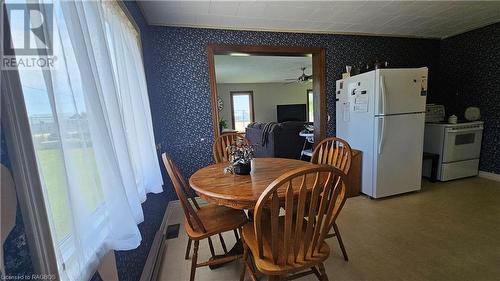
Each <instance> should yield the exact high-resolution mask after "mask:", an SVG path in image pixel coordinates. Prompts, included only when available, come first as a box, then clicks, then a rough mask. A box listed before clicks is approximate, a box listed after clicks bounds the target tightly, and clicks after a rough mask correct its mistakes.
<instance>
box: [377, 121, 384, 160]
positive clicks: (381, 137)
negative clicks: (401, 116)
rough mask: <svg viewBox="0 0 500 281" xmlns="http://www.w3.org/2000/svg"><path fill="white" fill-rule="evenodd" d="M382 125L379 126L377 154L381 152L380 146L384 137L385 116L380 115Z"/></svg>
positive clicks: (382, 145) (382, 144) (381, 146)
mask: <svg viewBox="0 0 500 281" xmlns="http://www.w3.org/2000/svg"><path fill="white" fill-rule="evenodd" d="M380 120H382V125H381V126H380V140H379V142H378V154H379V155H380V153H382V148H383V147H384V139H385V136H384V135H385V117H381V118H380Z"/></svg>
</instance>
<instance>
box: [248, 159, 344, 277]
mask: <svg viewBox="0 0 500 281" xmlns="http://www.w3.org/2000/svg"><path fill="white" fill-rule="evenodd" d="M345 182H346V176H345V174H344V173H343V172H342V171H340V170H338V169H336V168H335V167H332V166H330V165H321V166H311V167H302V168H298V169H295V170H292V171H290V172H288V173H286V174H284V175H282V176H280V177H279V178H277V179H276V180H275V181H273V182H272V183H271V184H270V185H269V186H268V187H267V188H266V190H265V191H264V193H263V194H262V195H261V196H260V198H259V200H258V201H257V205H256V207H255V214H254V221H253V223H248V224H246V225H245V226H243V232H242V234H243V235H242V237H243V247H244V253H243V263H244V266H243V267H242V269H241V273H240V281H242V280H243V279H244V278H245V272H246V271H248V272H249V274H250V277H251V278H252V280H256V276H255V273H254V272H253V270H252V266H251V265H250V263H249V254H250V253H251V254H252V257H253V260H254V263H255V267H256V268H257V270H258V271H260V272H261V273H263V274H265V275H267V276H268V280H291V279H295V278H299V277H302V276H305V275H308V274H315V275H316V277H317V278H318V279H319V280H322V281H324V280H328V276H327V274H326V272H325V267H324V265H323V262H324V261H325V260H326V259H327V258H328V256H329V254H330V248H329V246H328V245H327V244H326V243H325V242H324V240H325V238H326V237H327V235H328V231H329V230H330V229H331V227H332V225H333V224H334V223H335V220H336V218H337V216H338V214H339V212H340V210H341V209H342V206H343V205H344V203H345V200H346V185H345ZM280 208H284V210H285V213H284V215H283V216H280Z"/></svg>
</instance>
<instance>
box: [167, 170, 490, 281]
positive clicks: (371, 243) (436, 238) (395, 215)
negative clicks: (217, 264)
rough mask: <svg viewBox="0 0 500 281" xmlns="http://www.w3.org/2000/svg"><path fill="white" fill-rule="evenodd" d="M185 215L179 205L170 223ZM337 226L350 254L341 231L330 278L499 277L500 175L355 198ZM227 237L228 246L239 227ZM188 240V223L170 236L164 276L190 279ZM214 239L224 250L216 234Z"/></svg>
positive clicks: (231, 269) (231, 272) (214, 273)
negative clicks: (341, 244)
mask: <svg viewBox="0 0 500 281" xmlns="http://www.w3.org/2000/svg"><path fill="white" fill-rule="evenodd" d="M182 222H183V214H182V210H181V208H180V207H179V206H178V205H177V206H175V208H173V212H172V213H171V216H170V217H169V222H168V224H174V223H181V224H182ZM338 225H339V228H340V231H341V234H342V238H343V240H344V244H345V246H346V248H347V252H348V255H349V261H348V262H345V261H344V259H343V258H342V254H341V252H340V249H339V247H338V244H337V241H336V240H335V238H331V239H329V245H330V248H331V255H330V257H329V258H328V260H327V261H326V263H325V267H326V270H327V273H328V276H329V279H330V280H384V281H391V280H453V281H455V280H471V281H472V280H474V281H479V280H500V182H495V181H491V180H488V179H484V178H479V177H476V178H468V179H461V180H455V181H450V182H445V183H441V182H440V183H430V182H427V181H424V182H423V188H422V191H420V192H414V193H409V194H404V195H399V196H394V197H390V198H385V199H376V200H374V199H369V198H368V197H366V196H358V197H354V198H350V199H348V200H347V202H346V205H345V207H344V209H343V210H342V213H341V214H340V216H339V219H338ZM225 237H226V243H227V244H228V247H229V244H231V245H232V243H233V241H234V236H233V233H227V234H226V235H225ZM186 244H187V236H186V234H185V231H184V229H183V228H182V226H181V229H180V232H179V237H178V238H175V239H170V240H167V247H166V250H165V252H164V253H163V262H162V265H161V268H160V271H159V272H160V273H159V279H158V280H164V281H170V280H172V281H174V280H176V281H181V280H189V270H190V264H191V261H190V260H184V251H185V249H186ZM215 244H216V246H217V245H219V248H218V249H219V252H221V250H220V244H219V243H218V240H217V239H216V240H215ZM208 257H209V250H208V244H207V242H206V241H202V242H201V243H200V258H199V261H200V260H202V261H203V260H205V259H207V258H208ZM239 269H240V263H239V262H233V263H231V264H229V265H226V266H224V267H223V268H219V269H215V270H210V269H208V267H203V268H198V269H197V271H196V280H198V281H202V280H214V281H215V280H238V279H239ZM247 277H248V274H247ZM262 280H265V279H262ZM298 280H316V279H315V277H314V276H312V275H311V276H309V277H303V278H301V279H298Z"/></svg>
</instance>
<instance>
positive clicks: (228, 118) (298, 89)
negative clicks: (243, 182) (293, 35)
mask: <svg viewBox="0 0 500 281" xmlns="http://www.w3.org/2000/svg"><path fill="white" fill-rule="evenodd" d="M214 62H215V75H216V83H217V85H216V86H217V107H218V111H219V116H218V118H219V129H220V132H221V133H224V132H235V131H237V132H242V133H245V132H246V130H247V127H248V126H249V125H250V126H252V125H251V124H252V123H255V124H262V126H264V125H265V124H269V123H275V122H284V121H295V122H302V123H304V124H306V123H308V122H313V119H314V106H313V105H314V103H313V94H312V93H313V92H312V89H313V85H312V58H311V56H254V55H248V54H245V53H229V54H225V55H215V56H214ZM284 105H289V106H284ZM279 106H280V107H279ZM278 108H280V109H279V110H278ZM278 115H280V116H278ZM278 119H279V120H278Z"/></svg>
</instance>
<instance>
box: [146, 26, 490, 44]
mask: <svg viewBox="0 0 500 281" xmlns="http://www.w3.org/2000/svg"><path fill="white" fill-rule="evenodd" d="M148 25H152V26H163V27H183V28H198V29H216V30H232V31H253V32H275V33H299V34H317V35H346V36H373V37H394V38H409V39H431V40H441V39H444V38H441V37H433V36H416V35H402V34H385V33H379V34H375V33H364V32H341V31H335V32H333V31H311V30H301V29H299V30H294V29H283V30H281V29H267V28H260V27H256V28H242V27H227V26H226V27H221V26H210V25H207V26H199V25H194V24H164V23H149V22H148ZM487 25H490V24H487ZM487 25H486V26H487ZM479 28H480V27H479ZM474 29H477V28H474ZM474 29H472V30H474ZM469 31H470V30H469ZM462 33H463V32H462ZM459 34H461V33H459ZM456 35H458V34H456ZM453 36H455V35H453Z"/></svg>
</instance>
